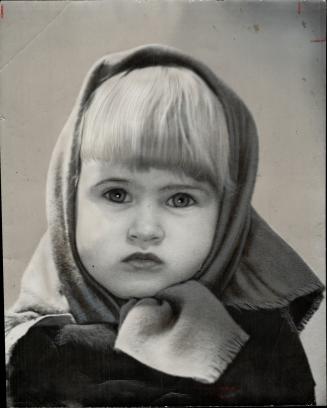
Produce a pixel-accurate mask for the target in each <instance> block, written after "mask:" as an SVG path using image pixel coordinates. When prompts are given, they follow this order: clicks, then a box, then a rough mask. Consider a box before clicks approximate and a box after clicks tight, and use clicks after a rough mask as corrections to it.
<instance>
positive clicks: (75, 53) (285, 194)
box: [0, 0, 326, 404]
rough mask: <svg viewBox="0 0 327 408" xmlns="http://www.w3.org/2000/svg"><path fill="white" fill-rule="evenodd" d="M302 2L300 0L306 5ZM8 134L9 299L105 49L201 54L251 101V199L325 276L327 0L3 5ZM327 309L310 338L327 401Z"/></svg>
mask: <svg viewBox="0 0 327 408" xmlns="http://www.w3.org/2000/svg"><path fill="white" fill-rule="evenodd" d="M299 3H300V5H299ZM2 4H3V6H4V16H3V18H2V19H0V75H1V76H0V89H1V94H0V98H1V100H0V103H1V105H0V115H1V116H0V126H1V127H0V130H1V170H2V217H3V255H4V295H5V306H6V307H9V306H10V305H11V304H12V303H13V302H14V300H15V298H16V297H17V295H18V291H19V285H20V278H21V275H22V272H23V270H24V268H25V267H26V265H27V262H28V261H29V259H30V257H31V255H32V254H33V251H34V249H35V248H36V245H37V243H38V241H39V239H40V237H41V235H42V233H43V232H44V231H45V229H46V219H45V195H44V194H45V181H46V172H47V167H48V164H49V159H50V155H51V151H52V149H53V147H54V144H55V141H56V139H57V137H58V134H59V132H60V130H61V129H62V127H63V125H64V123H65V120H66V118H67V116H68V114H69V113H70V109H71V108H72V105H73V102H74V99H75V97H76V96H77V93H78V91H79V88H80V85H81V82H82V79H83V77H84V75H85V73H86V71H87V70H88V69H89V68H90V66H91V64H93V62H94V61H95V60H96V59H98V58H99V57H101V56H102V55H104V54H106V53H110V52H114V51H119V50H123V49H127V48H130V47H134V46H138V45H141V44H145V43H164V44H168V45H172V46H175V47H177V48H180V49H181V50H183V51H185V52H187V53H189V54H191V55H193V56H195V57H197V58H199V59H201V60H203V61H204V62H205V63H207V64H208V65H209V66H210V67H211V68H212V69H213V70H214V71H215V72H216V73H217V74H218V75H219V76H220V77H221V78H222V79H224V80H225V82H227V83H228V84H229V85H230V86H231V87H232V88H233V89H234V90H235V91H236V92H237V93H238V94H239V95H240V96H241V98H242V99H243V100H244V101H245V102H246V104H247V105H248V107H249V108H250V110H251V111H252V113H253V115H254V118H255V120H256V123H257V127H258V131H259V138H260V164H259V174H258V180H257V187H256V192H255V195H254V199H253V204H254V206H255V207H256V208H257V210H258V211H259V213H261V215H262V216H264V217H265V219H266V220H267V221H268V222H269V223H270V224H271V225H272V226H273V228H274V229H275V230H276V231H278V232H279V233H280V234H281V235H282V236H283V237H284V238H285V239H286V240H287V241H288V242H289V243H290V244H291V245H292V246H293V247H294V248H295V249H296V250H297V251H298V252H299V253H300V255H301V256H302V257H303V258H304V259H305V260H306V262H307V263H308V264H309V265H310V266H311V267H312V269H313V270H314V271H315V272H316V274H317V275H318V276H319V277H320V279H321V280H322V281H325V269H324V265H325V262H324V253H325V252H324V247H325V243H324V237H325V235H324V234H325V231H324V226H325V222H324V221H325V217H324V183H325V179H324V174H325V172H324V166H325V139H324V137H325V114H324V112H325V82H324V81H325V70H326V64H325V59H324V58H325V44H326V42H325V41H322V40H323V38H326V37H325V5H324V3H322V2H296V1H282V2H276V1H271V2H268V1H261V2H259V1H252V2H248V1H241V2H235V1H225V2H223V1H178V0H175V1H172V0H171V1H164V0H160V1H154V0H153V1H151V0H148V1H137V0H135V1H134V0H113V1H110V0H106V1H73V2H69V1H55V2H51V1H46V2H40V1H37V2H33V1H28V2H2ZM324 311H325V304H323V305H322V306H321V307H320V310H319V311H318V313H316V314H315V316H314V317H313V318H312V320H311V321H310V322H309V323H308V325H307V327H306V329H305V331H304V333H303V334H302V335H301V337H302V341H303V344H304V347H305V349H306V352H307V354H308V358H309V361H310V364H311V367H312V371H313V375H314V377H315V380H316V383H317V388H316V393H317V402H318V403H320V404H325V403H326V392H325V382H326V377H325V367H326V366H325V360H326V358H325V312H324Z"/></svg>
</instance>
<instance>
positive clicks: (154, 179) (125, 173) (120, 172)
mask: <svg viewBox="0 0 327 408" xmlns="http://www.w3.org/2000/svg"><path fill="white" fill-rule="evenodd" d="M115 181H116V182H124V183H129V184H134V185H138V186H147V187H151V186H152V187H153V188H161V187H165V186H167V185H175V184H176V185H179V184H180V185H182V184H183V185H189V186H193V187H195V188H197V187H201V185H203V184H208V185H209V183H203V182H199V181H198V180H196V179H194V178H193V177H191V176H189V175H186V174H185V173H183V172H182V171H177V170H176V171H175V170H172V169H168V168H165V169H163V168H156V167H148V168H146V169H145V168H141V169H138V168H131V167H130V166H128V165H127V164H124V163H112V162H108V161H105V160H90V161H83V162H82V167H81V174H80V184H82V185H84V186H86V187H87V186H90V187H91V186H96V185H100V184H102V183H106V182H115Z"/></svg>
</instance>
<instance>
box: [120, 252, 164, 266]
mask: <svg viewBox="0 0 327 408" xmlns="http://www.w3.org/2000/svg"><path fill="white" fill-rule="evenodd" d="M122 262H123V263H126V264H128V265H131V266H133V267H134V268H135V269H148V268H154V267H156V266H159V265H162V264H163V261H162V260H161V259H160V258H158V257H157V256H156V255H154V254H151V253H142V252H135V253H134V254H131V255H129V256H127V257H126V258H124V259H123V260H122Z"/></svg>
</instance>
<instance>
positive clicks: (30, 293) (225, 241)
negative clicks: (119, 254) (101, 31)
mask: <svg viewBox="0 0 327 408" xmlns="http://www.w3.org/2000/svg"><path fill="white" fill-rule="evenodd" d="M154 65H161V66H172V65H173V66H177V67H184V68H188V69H190V70H192V71H194V72H195V73H196V74H197V75H199V76H200V77H201V78H202V79H203V80H204V81H205V83H206V84H207V85H208V86H209V88H210V89H211V90H212V91H213V92H214V94H215V95H216V96H217V98H218V99H219V101H220V103H221V104H222V106H223V110H224V114H225V117H226V122H227V128H228V133H229V143H230V172H231V178H232V180H233V181H234V182H235V185H236V188H235V189H234V191H233V194H230V193H228V192H227V191H226V192H225V193H224V195H223V197H222V198H221V199H220V203H221V205H220V209H219V216H218V220H219V222H218V223H217V227H216V232H215V237H214V240H213V244H212V248H211V251H210V253H209V256H208V257H207V259H206V262H205V264H204V265H203V268H202V269H201V274H200V275H196V276H195V277H194V278H193V279H191V280H189V281H187V282H183V283H180V284H176V285H174V286H172V287H169V288H166V289H164V290H162V291H161V292H159V293H157V294H156V295H155V296H153V297H149V298H144V299H130V300H129V301H128V302H127V303H124V302H122V301H121V300H120V299H117V298H115V297H114V296H113V295H112V294H111V293H110V292H109V291H108V290H107V289H105V288H104V287H102V286H101V285H100V284H99V283H98V282H97V281H96V280H95V279H94V278H93V277H92V276H91V275H90V274H89V273H88V271H86V270H85V268H84V266H83V265H82V263H81V261H80V259H79V256H78V253H77V249H76V242H75V226H76V212H75V206H76V193H77V187H78V180H79V173H80V166H81V160H80V146H81V133H82V132H81V129H82V119H83V115H84V112H85V109H86V107H87V105H88V102H89V101H90V98H91V96H92V94H93V92H94V91H95V90H96V89H97V88H98V87H99V86H100V85H101V84H102V83H103V82H104V81H106V80H107V79H109V78H110V77H112V76H114V75H116V74H119V73H121V72H124V71H129V70H133V69H138V68H143V67H148V66H154ZM257 164H258V140H257V131H256V127H255V124H254V121H253V119H252V116H251V114H250V112H249V111H248V109H247V108H246V106H245V105H244V103H243V102H242V101H241V100H240V98H239V97H238V96H237V95H236V94H235V93H234V92H233V91H232V90H231V89H230V88H228V87H227V86H226V85H225V84H224V83H223V82H222V81H221V80H220V79H219V78H217V76H216V75H215V74H214V73H213V72H212V71H211V70H210V69H209V68H208V67H207V66H206V65H204V64H203V63H201V62H200V61H198V60H196V59H194V58H192V57H190V56H187V55H185V54H183V53H182V52H180V51H178V50H176V49H174V48H171V47H167V46H162V45H146V46H142V47H138V48H135V49H132V50H128V51H125V52H121V53H116V54H112V55H106V56H104V57H103V58H101V59H100V60H99V61H98V62H96V63H95V64H94V66H93V67H92V68H91V70H90V71H89V73H88V74H87V76H86V79H85V80H84V83H83V86H82V88H81V91H80V94H79V96H78V98H77V101H76V103H75V106H74V109H73V111H72V113H71V115H70V117H69V119H68V121H67V123H66V125H65V127H64V129H63V130H62V132H61V134H60V137H59V139H58V142H57V145H56V147H55V150H54V152H53V156H52V159H51V163H50V167H49V172H48V180H47V220H48V229H47V232H46V233H45V235H44V236H43V238H42V239H41V241H40V244H39V246H38V248H37V249H36V251H35V254H34V256H33V257H32V259H31V261H30V263H29V265H28V267H27V269H26V271H25V273H24V276H23V279H22V285H21V292H20V295H19V298H18V300H17V302H16V303H15V305H14V306H13V307H12V308H11V310H10V312H9V313H8V314H7V317H6V332H7V336H6V345H7V353H8V359H9V355H10V352H11V349H12V347H13V345H14V344H15V342H16V341H17V339H19V338H20V337H21V336H23V335H24V334H25V333H26V332H27V331H28V330H29V328H30V327H32V326H33V325H35V324H58V322H60V324H65V323H67V322H75V323H77V324H88V323H94V322H97V323H98V322H104V323H105V322H109V323H116V324H118V325H119V329H118V332H117V337H116V342H115V348H116V349H117V350H121V351H123V352H124V353H126V354H129V355H130V356H132V357H134V358H135V359H137V360H139V361H140V362H142V363H144V364H146V365H148V366H150V367H152V368H155V369H158V370H160V371H163V372H165V373H168V374H172V375H177V376H182V377H191V378H193V379H196V380H198V381H201V382H208V383H212V382H215V381H216V380H217V379H218V378H219V376H220V375H221V373H222V372H223V371H224V370H225V368H226V367H227V366H228V365H229V364H230V362H231V361H232V360H233V359H234V358H235V356H236V355H237V354H238V352H239V351H240V350H241V348H242V346H243V345H244V344H245V343H246V341H247V340H248V338H249V336H248V335H247V333H245V332H244V331H243V329H242V328H241V327H240V326H239V325H237V324H236V323H235V322H234V320H233V319H232V318H231V317H230V315H229V314H228V312H227V310H226V307H225V306H231V307H237V308H240V309H256V310H258V309H273V308H285V307H286V308H288V309H289V311H290V316H291V318H292V319H293V321H294V323H295V325H296V326H297V328H298V329H301V328H302V327H303V325H304V324H305V322H306V321H307V320H308V318H309V317H310V316H311V315H312V314H313V312H314V310H316V309H317V307H318V305H319V303H320V301H321V298H322V295H321V293H322V291H323V285H322V284H321V282H320V281H319V280H318V279H317V278H316V276H315V275H314V274H313V273H312V272H311V270H310V269H309V267H308V266H307V265H306V264H305V263H304V262H303V261H302V259H301V258H300V257H299V256H298V255H297V254H296V253H295V252H294V251H293V250H292V249H291V248H290V246H289V245H287V244H286V243H285V242H284V241H283V240H282V239H281V238H280V237H279V236H278V235H277V234H276V233H275V232H274V231H273V230H272V229H271V228H270V227H269V226H268V225H267V224H266V223H265V222H264V221H263V220H262V219H261V217H260V216H259V215H258V214H257V213H256V211H255V210H254V209H253V208H252V206H251V198H252V194H253V189H254V185H255V179H256V172H257Z"/></svg>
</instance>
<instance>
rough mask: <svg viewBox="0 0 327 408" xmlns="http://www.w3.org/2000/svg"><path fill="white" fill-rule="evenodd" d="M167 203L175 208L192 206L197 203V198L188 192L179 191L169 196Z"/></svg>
mask: <svg viewBox="0 0 327 408" xmlns="http://www.w3.org/2000/svg"><path fill="white" fill-rule="evenodd" d="M167 204H168V205H169V206H170V207H174V208H184V207H191V206H192V205H194V204H195V200H194V199H193V198H192V197H191V196H190V195H189V194H186V193H177V194H174V195H173V196H172V197H170V198H169V200H168V201H167Z"/></svg>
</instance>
